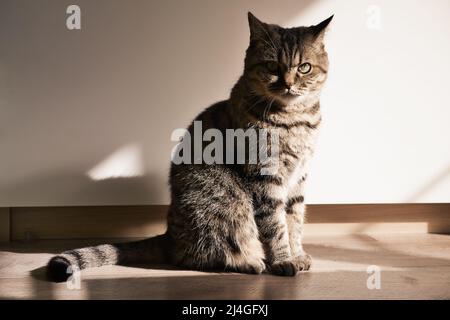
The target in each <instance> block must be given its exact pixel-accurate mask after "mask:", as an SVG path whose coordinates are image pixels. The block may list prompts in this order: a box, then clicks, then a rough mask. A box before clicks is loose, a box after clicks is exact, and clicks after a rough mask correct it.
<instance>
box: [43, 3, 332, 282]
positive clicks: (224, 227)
mask: <svg viewBox="0 0 450 320" xmlns="http://www.w3.org/2000/svg"><path fill="white" fill-rule="evenodd" d="M332 18H333V16H331V17H329V18H328V19H326V20H324V21H322V22H321V23H319V24H317V25H313V26H310V27H297V28H282V27H280V26H278V25H275V24H267V23H264V22H262V21H260V20H259V19H257V18H256V17H255V16H254V15H253V14H252V13H250V12H249V13H248V22H249V27H250V43H249V46H248V49H247V51H246V56H245V61H244V71H243V74H242V76H241V77H240V78H239V80H238V81H237V83H236V84H235V86H234V87H233V89H232V91H231V94H230V97H229V99H228V100H226V101H221V102H218V103H216V104H214V105H212V106H210V107H209V108H207V109H206V110H204V111H203V112H202V113H201V114H200V115H198V116H197V118H196V119H195V120H196V121H201V123H202V126H203V128H202V130H203V131H205V130H208V129H211V128H214V129H217V130H219V131H220V132H224V131H225V130H226V129H248V128H256V129H265V130H267V131H268V132H269V134H270V133H271V132H272V133H273V134H275V131H276V132H277V136H278V158H279V161H278V169H277V171H276V172H275V173H274V174H261V171H260V169H261V164H260V163H259V164H250V163H244V164H222V163H213V164H205V163H200V164H187V163H181V164H174V163H172V165H171V169H170V178H169V183H170V191H171V204H170V207H169V211H168V219H167V220H168V221H167V222H168V226H167V231H166V233H165V234H163V235H159V236H156V237H153V238H149V239H146V240H141V241H135V242H128V243H118V244H104V245H100V246H95V247H87V248H81V249H74V250H70V251H65V252H63V253H61V254H59V255H56V256H54V257H53V258H51V259H50V261H49V262H48V264H47V275H48V278H49V279H50V280H52V281H56V282H60V281H65V280H66V279H67V278H68V277H69V276H70V274H69V273H68V272H67V270H68V268H69V267H72V269H74V267H75V268H78V269H80V270H81V269H85V268H90V267H99V266H102V265H108V264H120V265H131V264H136V263H156V264H171V265H175V266H177V267H180V268H188V269H194V270H220V271H234V272H241V273H250V274H260V273H262V272H264V271H267V272H270V273H272V274H274V275H280V276H294V275H296V274H297V272H298V271H301V270H305V271H306V270H308V269H309V268H310V266H311V263H312V260H311V257H310V255H308V254H307V253H306V252H305V251H304V250H303V247H302V225H303V221H304V218H305V204H304V185H305V182H306V179H307V166H308V163H309V161H310V159H311V157H312V155H313V151H314V142H315V139H316V136H317V133H318V129H319V127H320V124H321V119H322V117H321V112H320V104H319V97H320V92H321V89H322V87H323V85H324V83H325V80H326V79H327V72H328V55H327V52H326V51H325V46H324V34H325V31H326V29H327V26H328V25H329V23H330V21H331V20H332ZM193 131H194V130H193V124H191V125H190V126H189V128H188V132H189V133H192V134H195V133H194V132H193ZM270 147H271V146H269V148H270ZM188 152H189V150H188ZM190 152H192V153H193V150H190ZM223 152H224V153H227V152H230V150H226V148H225V149H224V150H223ZM223 156H224V157H225V155H223Z"/></svg>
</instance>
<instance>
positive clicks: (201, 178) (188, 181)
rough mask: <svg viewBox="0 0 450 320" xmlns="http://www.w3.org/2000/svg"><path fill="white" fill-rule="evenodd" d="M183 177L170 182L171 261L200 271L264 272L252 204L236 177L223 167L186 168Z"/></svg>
mask: <svg viewBox="0 0 450 320" xmlns="http://www.w3.org/2000/svg"><path fill="white" fill-rule="evenodd" d="M182 179H183V181H176V182H177V183H176V184H175V185H174V183H173V182H172V192H173V194H172V197H173V199H177V202H176V205H175V206H173V207H172V208H171V212H170V214H169V229H168V230H169V232H170V233H171V236H172V238H174V239H176V247H177V250H176V251H177V252H176V254H175V257H176V259H177V262H176V263H177V264H179V265H182V266H184V267H188V268H194V269H200V270H207V269H216V270H217V269H219V270H220V269H222V270H227V271H237V272H242V273H254V274H259V273H261V272H263V271H264V269H265V263H264V258H265V255H264V249H263V246H262V243H261V242H260V241H259V238H258V228H257V225H256V222H255V220H254V214H253V205H252V200H251V197H250V196H249V195H248V193H247V192H246V190H245V189H244V188H243V187H242V186H241V184H240V182H239V177H237V176H236V175H235V174H233V172H231V171H230V170H229V169H227V168H225V167H223V166H203V167H200V168H199V167H196V168H194V167H191V168H186V167H185V168H184V174H183V175H182Z"/></svg>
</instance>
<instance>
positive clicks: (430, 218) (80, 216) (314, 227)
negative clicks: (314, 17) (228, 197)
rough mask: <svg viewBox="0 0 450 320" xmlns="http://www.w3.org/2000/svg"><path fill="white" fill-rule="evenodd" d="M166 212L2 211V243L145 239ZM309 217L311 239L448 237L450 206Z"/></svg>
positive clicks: (328, 210)
mask: <svg viewBox="0 0 450 320" xmlns="http://www.w3.org/2000/svg"><path fill="white" fill-rule="evenodd" d="M167 208H168V207H167V206H165V205H149V206H86V207H83V206H80V207H16V208H0V221H1V222H2V228H1V229H0V239H1V241H7V240H8V239H11V240H33V239H83V238H139V237H147V236H152V235H155V234H159V233H163V232H164V231H165V229H166V212H167ZM307 211H308V215H307V217H308V218H307V223H306V225H305V234H306V235H308V236H309V235H323V234H328V235H335V234H352V233H398V232H408V233H411V232H415V233H445V234H450V203H430V204H327V205H309V206H308V209H307ZM8 221H9V227H8V228H6V227H5V225H6V224H7V223H8ZM3 229H5V230H3Z"/></svg>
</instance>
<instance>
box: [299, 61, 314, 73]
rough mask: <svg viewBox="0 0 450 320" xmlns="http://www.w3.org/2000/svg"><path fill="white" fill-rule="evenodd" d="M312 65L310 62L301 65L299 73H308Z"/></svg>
mask: <svg viewBox="0 0 450 320" xmlns="http://www.w3.org/2000/svg"><path fill="white" fill-rule="evenodd" d="M311 68H312V67H311V64H309V63H308V62H306V63H302V64H301V65H300V67H298V71H300V73H308V72H310V71H311Z"/></svg>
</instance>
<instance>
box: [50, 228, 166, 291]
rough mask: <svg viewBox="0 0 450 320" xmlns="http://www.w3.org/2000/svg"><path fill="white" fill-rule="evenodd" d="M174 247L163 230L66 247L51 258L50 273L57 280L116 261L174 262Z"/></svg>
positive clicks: (123, 262)
mask: <svg viewBox="0 0 450 320" xmlns="http://www.w3.org/2000/svg"><path fill="white" fill-rule="evenodd" d="M170 249H171V248H170V241H169V237H168V236H167V235H166V234H163V235H159V236H156V237H153V238H149V239H145V240H140V241H134V242H126V243H117V244H103V245H99V246H94V247H86V248H80V249H74V250H69V251H64V252H63V253H61V254H59V255H56V256H54V257H53V258H51V259H50V261H49V262H48V264H47V277H48V279H49V280H51V281H54V282H64V281H66V280H67V279H68V278H69V277H70V276H71V274H72V272H74V271H75V270H77V269H78V270H82V269H87V268H93V267H100V266H105V265H114V264H117V265H132V264H139V263H153V264H165V263H170V262H171V261H170V260H171V259H170V256H169V253H170V251H171V250H170Z"/></svg>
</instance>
